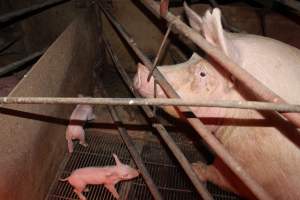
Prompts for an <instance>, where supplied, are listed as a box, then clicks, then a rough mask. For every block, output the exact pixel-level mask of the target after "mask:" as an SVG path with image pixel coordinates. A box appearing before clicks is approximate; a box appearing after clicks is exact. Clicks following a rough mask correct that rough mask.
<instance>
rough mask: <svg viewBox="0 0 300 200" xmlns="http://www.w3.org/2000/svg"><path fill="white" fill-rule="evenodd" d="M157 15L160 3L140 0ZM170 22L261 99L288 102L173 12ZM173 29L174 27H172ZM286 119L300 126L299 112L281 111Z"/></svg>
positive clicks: (168, 19) (168, 18)
mask: <svg viewBox="0 0 300 200" xmlns="http://www.w3.org/2000/svg"><path fill="white" fill-rule="evenodd" d="M140 1H141V2H142V3H143V4H144V5H145V6H146V7H147V8H148V9H149V10H150V11H151V12H152V13H153V14H154V15H155V16H158V15H159V4H157V3H156V2H154V1H153V0H140ZM164 19H165V20H167V21H168V22H172V23H173V24H174V27H176V28H177V30H178V31H179V32H180V33H181V34H183V35H185V36H186V37H187V38H189V39H190V40H192V41H193V42H194V43H195V44H196V45H198V46H199V47H200V48H201V49H203V50H204V51H205V52H206V53H207V54H208V55H209V56H210V57H212V58H213V59H214V60H216V61H217V62H218V63H220V64H221V66H222V67H224V69H226V70H227V71H228V72H230V74H232V75H233V76H234V77H236V79H237V80H239V81H240V82H241V83H243V84H244V85H245V86H246V87H247V88H248V89H249V90H250V91H252V92H253V93H254V94H255V95H256V96H257V97H258V98H259V100H262V101H268V102H275V103H286V101H285V100H283V99H282V98H281V97H280V96H278V95H277V94H275V93H274V92H272V91H271V90H270V89H269V88H267V87H266V86H265V85H263V84H262V83H261V82H260V81H259V80H257V79H256V78H255V77H253V76H252V75H251V74H249V73H248V72H247V71H246V70H244V69H243V68H241V67H239V66H238V65H237V64H236V63H235V62H233V61H231V59H230V58H228V57H227V56H226V55H225V54H224V53H223V52H222V51H221V50H220V49H219V48H217V47H215V46H213V45H211V44H209V43H208V42H207V41H206V40H205V39H204V38H203V37H202V36H201V35H200V34H199V33H198V32H196V31H195V30H193V29H191V28H190V27H189V26H187V25H186V24H185V23H183V22H182V21H181V20H180V19H178V18H177V17H176V16H174V15H173V14H172V13H170V12H168V14H167V15H166V16H165V17H164ZM172 30H173V29H172ZM281 114H282V115H283V116H284V117H285V118H286V119H288V120H289V121H290V122H292V123H293V124H294V125H296V126H297V127H299V128H300V115H299V114H297V113H281Z"/></svg>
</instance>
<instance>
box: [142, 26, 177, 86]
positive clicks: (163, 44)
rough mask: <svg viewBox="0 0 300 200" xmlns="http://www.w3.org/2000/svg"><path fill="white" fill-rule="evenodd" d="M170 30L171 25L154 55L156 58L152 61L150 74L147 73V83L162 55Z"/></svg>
mask: <svg viewBox="0 0 300 200" xmlns="http://www.w3.org/2000/svg"><path fill="white" fill-rule="evenodd" d="M171 29H172V24H169V26H168V30H167V32H166V34H165V36H164V39H163V41H162V43H161V45H160V47H159V49H158V52H157V54H156V57H155V60H154V63H153V66H152V69H151V70H150V72H149V75H148V78H147V81H150V78H151V76H152V73H153V70H154V68H155V67H156V65H157V63H158V61H159V58H160V56H161V53H162V51H163V49H164V48H165V46H166V42H167V39H168V36H169V34H170V32H171Z"/></svg>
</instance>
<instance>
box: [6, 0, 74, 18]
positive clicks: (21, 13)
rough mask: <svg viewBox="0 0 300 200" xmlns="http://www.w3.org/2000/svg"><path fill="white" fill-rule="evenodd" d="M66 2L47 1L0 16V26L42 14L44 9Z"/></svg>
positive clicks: (63, 0)
mask: <svg viewBox="0 0 300 200" xmlns="http://www.w3.org/2000/svg"><path fill="white" fill-rule="evenodd" d="M68 1H70V0H47V1H45V2H43V3H40V4H35V5H33V6H30V7H27V8H23V9H20V10H16V11H13V12H10V13H6V14H4V15H1V16H0V24H4V23H9V22H12V21H15V20H18V19H20V18H21V17H23V18H22V19H25V18H26V17H29V16H30V15H31V14H32V13H34V14H36V13H37V12H42V11H44V9H48V8H51V7H53V6H56V5H59V4H61V3H65V2H68Z"/></svg>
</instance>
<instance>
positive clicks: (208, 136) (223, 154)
mask: <svg viewBox="0 0 300 200" xmlns="http://www.w3.org/2000/svg"><path fill="white" fill-rule="evenodd" d="M147 2H149V1H147ZM150 2H152V3H153V4H154V5H155V8H157V9H158V10H154V13H155V14H156V15H157V16H159V5H158V4H157V3H155V2H153V1H150ZM146 4H147V3H146ZM98 5H99V6H100V8H101V9H102V11H103V13H104V14H105V15H106V17H107V18H108V19H109V21H110V22H111V23H112V24H113V25H114V27H115V28H116V29H117V30H118V32H119V33H120V35H121V36H122V37H123V38H124V39H125V41H126V42H127V43H128V45H129V46H130V47H131V48H132V50H133V51H134V52H135V53H136V55H137V56H138V57H139V58H140V60H141V61H142V62H143V63H144V65H145V66H146V67H147V68H148V69H149V70H150V69H151V67H152V65H153V64H152V62H151V61H150V60H149V58H147V57H146V56H145V55H144V54H143V52H142V51H141V50H140V49H139V48H138V46H137V44H136V42H135V41H134V39H133V38H132V37H131V36H130V35H129V34H128V33H127V32H126V31H125V30H124V28H123V27H122V26H121V25H120V24H119V23H118V22H117V21H116V20H115V18H114V17H113V16H112V15H111V14H110V13H109V12H108V11H106V10H105V9H104V8H103V6H101V4H98ZM156 11H158V12H156ZM168 15H170V14H169V13H168V14H167V16H168ZM174 22H175V21H174ZM174 22H171V23H174ZM153 76H154V78H155V80H156V81H157V82H158V83H159V85H160V86H161V87H162V88H163V89H164V91H165V92H166V93H167V95H168V96H169V97H172V98H180V97H179V95H178V94H177V93H176V92H175V90H174V89H173V88H172V86H171V85H170V84H169V83H168V82H167V81H166V79H165V78H164V76H163V75H162V74H161V73H160V72H159V71H158V70H157V69H155V70H154V72H153ZM178 108H179V110H180V111H181V112H190V110H189V108H187V107H178ZM186 120H187V121H188V122H189V123H190V124H191V125H192V127H193V128H194V129H195V130H196V131H197V132H198V134H199V135H200V136H201V137H202V138H203V140H204V141H205V142H206V143H207V144H208V145H209V146H210V147H211V148H212V149H213V150H214V152H215V153H216V154H217V155H218V156H219V157H220V158H221V159H222V160H223V162H224V163H225V164H226V165H227V166H228V167H229V168H230V169H231V170H232V171H233V172H234V173H235V174H236V175H237V176H238V177H239V178H240V179H241V180H242V181H243V182H244V183H245V185H246V186H248V188H249V189H250V190H251V191H252V192H253V194H255V195H256V196H257V197H258V198H260V199H272V198H271V197H270V195H269V194H268V193H266V191H265V190H264V189H263V188H262V187H261V186H260V185H258V184H257V182H256V181H255V180H254V179H253V178H252V177H250V176H249V174H247V173H246V171H245V170H244V169H243V168H242V167H241V165H240V164H239V163H238V162H237V161H236V160H235V159H234V158H233V157H232V156H231V155H230V154H229V152H228V151H227V150H226V149H225V148H224V146H223V145H222V144H221V143H220V142H219V141H218V140H217V139H216V137H215V136H214V135H213V134H212V133H211V132H210V131H209V130H208V129H207V128H206V127H205V125H204V124H203V123H202V122H201V120H199V119H198V118H187V119H186Z"/></svg>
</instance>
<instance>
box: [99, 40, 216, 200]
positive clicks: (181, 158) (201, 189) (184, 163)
mask: <svg viewBox="0 0 300 200" xmlns="http://www.w3.org/2000/svg"><path fill="white" fill-rule="evenodd" d="M103 41H104V43H105V45H106V49H107V51H108V53H109V55H110V56H111V58H112V61H113V63H114V66H115V67H116V69H117V70H118V72H119V73H120V75H121V77H122V79H123V81H124V82H125V84H126V85H127V86H128V88H129V89H130V91H131V92H132V94H133V95H134V96H135V97H137V98H140V97H141V96H140V95H139V94H138V93H137V92H136V91H135V90H134V89H133V83H132V80H131V79H130V78H129V76H128V74H127V73H126V71H125V70H124V69H123V67H122V66H121V64H120V62H119V59H118V57H117V56H116V55H115V54H114V52H113V50H112V48H111V45H110V43H109V42H108V40H106V39H105V38H104V40H103ZM142 109H143V111H144V112H145V114H146V115H147V117H148V118H149V119H153V118H154V113H153V112H152V110H151V109H150V107H149V106H142ZM152 126H153V128H155V129H156V130H157V132H158V133H159V135H160V136H161V138H162V139H163V141H164V142H165V143H166V145H167V146H168V148H169V149H170V150H171V152H172V153H173V155H174V156H175V158H176V159H177V160H178V162H179V164H180V165H181V167H182V168H183V170H184V172H185V173H186V174H187V176H188V177H189V179H190V180H191V182H192V183H193V185H194V186H195V188H196V190H197V191H198V193H199V194H201V196H202V197H203V199H204V200H209V199H213V198H212V196H211V194H210V193H209V192H208V191H207V190H206V188H205V186H204V185H203V183H202V182H201V181H200V180H199V178H198V176H197V174H196V173H195V172H194V170H193V168H192V166H191V164H190V163H189V161H188V160H187V158H186V157H185V155H184V154H183V152H182V151H181V150H180V148H179V147H178V146H177V145H176V143H175V141H174V140H173V138H172V137H171V136H170V135H169V133H168V132H167V130H166V128H165V127H164V126H163V125H162V124H161V123H159V122H155V123H153V124H152Z"/></svg>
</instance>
